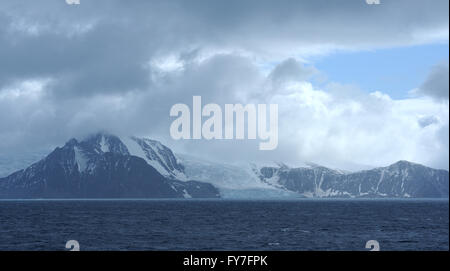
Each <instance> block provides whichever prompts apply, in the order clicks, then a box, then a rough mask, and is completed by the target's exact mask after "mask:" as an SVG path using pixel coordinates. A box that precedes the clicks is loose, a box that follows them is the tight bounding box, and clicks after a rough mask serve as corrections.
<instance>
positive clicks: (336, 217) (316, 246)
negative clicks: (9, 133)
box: [0, 200, 449, 250]
mask: <svg viewBox="0 0 450 271" xmlns="http://www.w3.org/2000/svg"><path fill="white" fill-rule="evenodd" d="M72 239H73V240H77V241H78V242H79V243H80V247H81V250H366V249H365V244H366V242H367V241H368V240H377V241H378V242H379V244H380V249H381V250H448V249H449V202H448V200H297V201H227V200H97V201H86V200H66V201H56V200H55V201H53V200H52V201H41V200H36V201H0V250H65V244H66V241H68V240H72Z"/></svg>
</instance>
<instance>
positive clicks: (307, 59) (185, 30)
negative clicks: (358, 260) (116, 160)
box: [0, 0, 449, 170]
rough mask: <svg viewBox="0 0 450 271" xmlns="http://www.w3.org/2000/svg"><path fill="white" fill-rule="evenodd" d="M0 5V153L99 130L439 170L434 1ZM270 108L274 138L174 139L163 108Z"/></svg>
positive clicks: (440, 63)
mask: <svg viewBox="0 0 450 271" xmlns="http://www.w3.org/2000/svg"><path fill="white" fill-rule="evenodd" d="M80 2H81V3H80V5H67V4H66V3H65V1H63V0H43V1H32V2H31V1H25V0H4V1H1V2H0V63H1V65H0V154H2V155H3V156H4V155H11V156H14V155H17V154H18V153H23V152H26V151H34V150H39V149H45V148H47V149H48V148H53V147H55V146H58V145H62V144H64V142H66V141H68V140H69V139H70V138H73V137H76V138H82V137H84V136H86V135H88V134H90V133H95V132H97V131H99V130H105V131H109V132H111V133H114V134H118V135H137V136H147V137H151V138H154V139H158V140H160V141H161V142H162V143H163V144H165V145H167V146H169V147H170V148H172V149H173V150H174V151H176V152H180V153H189V154H191V155H196V156H200V157H203V158H208V159H212V160H217V161H223V162H229V163H233V162H242V161H253V162H258V161H282V162H285V163H288V164H292V165H294V166H295V165H296V164H302V163H304V162H314V163H318V164H322V165H326V166H331V167H336V168H341V169H348V170H356V169H358V168H363V167H367V166H386V165H389V164H391V163H394V162H396V161H398V160H409V161H412V162H417V163H422V164H425V165H427V166H430V167H434V168H443V169H447V170H448V164H449V151H448V149H449V146H448V145H449V77H448V74H449V72H448V66H449V64H448V63H449V55H448V51H449V45H448V40H449V28H448V27H449V14H448V5H449V2H448V1H447V0H433V1H432V2H429V1H422V0H395V1H394V0H381V4H379V5H367V4H366V2H365V1H364V0H348V1H333V0H328V1H325V0H315V1H312V0H311V1H298V0H282V1H270V0H258V1H256V0H247V1H238V0H230V1H207V0H192V1H182V0H171V1H138V0H136V1H119V0H111V1H106V0H104V1H102V0H95V1H89V0H81V1H80ZM194 95H200V96H202V101H203V102H204V103H205V104H206V103H216V104H219V105H224V104H227V103H242V104H274V103H276V104H278V109H279V116H278V117H279V127H278V130H279V140H278V147H277V148H276V149H275V150H271V151H260V150H259V148H258V143H259V141H257V140H256V141H255V140H174V139H172V138H171V136H170V134H169V127H170V124H171V123H172V121H173V120H174V119H173V118H171V117H170V116H169V111H170V108H171V107H172V105H174V104H176V103H185V104H187V105H192V96H194Z"/></svg>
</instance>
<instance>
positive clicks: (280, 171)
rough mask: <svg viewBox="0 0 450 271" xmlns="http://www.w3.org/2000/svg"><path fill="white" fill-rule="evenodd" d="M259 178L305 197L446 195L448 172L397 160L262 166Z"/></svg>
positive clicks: (440, 196)
mask: <svg viewBox="0 0 450 271" xmlns="http://www.w3.org/2000/svg"><path fill="white" fill-rule="evenodd" d="M255 174H257V176H258V177H259V179H260V180H261V181H263V182H266V183H269V184H271V185H274V186H277V187H282V188H284V189H286V190H290V191H294V192H297V193H300V194H303V195H305V196H307V197H390V198H396V197H413V198H448V195H449V173H448V171H446V170H437V169H432V168H429V167H425V166H423V165H419V164H414V163H410V162H407V161H399V162H397V163H395V164H392V165H390V166H388V167H382V168H375V169H371V170H364V171H359V172H354V173H344V172H341V171H337V170H332V169H329V168H326V167H321V166H312V167H304V168H287V167H263V168H260V169H259V170H255Z"/></svg>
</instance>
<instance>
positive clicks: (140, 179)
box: [0, 133, 219, 198]
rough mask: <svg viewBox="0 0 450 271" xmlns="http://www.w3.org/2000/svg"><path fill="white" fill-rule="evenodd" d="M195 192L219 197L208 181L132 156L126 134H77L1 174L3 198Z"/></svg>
mask: <svg viewBox="0 0 450 271" xmlns="http://www.w3.org/2000/svg"><path fill="white" fill-rule="evenodd" d="M132 140H135V141H136V142H140V141H139V140H138V139H137V138H134V139H132ZM172 169H173V170H174V171H175V170H176V169H175V168H172ZM191 197H193V198H203V197H207V198H216V197H219V192H218V190H217V189H216V188H215V187H214V186H213V185H211V184H208V183H203V182H198V181H180V180H176V179H174V178H168V177H165V176H163V175H161V174H160V173H159V172H158V170H157V169H155V168H154V167H152V166H151V165H150V164H149V163H148V162H147V161H146V160H144V159H143V158H141V157H137V156H134V155H132V154H131V153H130V151H129V150H128V147H127V146H126V145H125V144H124V143H123V142H122V140H121V139H120V138H118V137H116V136H114V135H109V134H104V133H98V134H96V135H93V136H90V137H88V138H87V139H85V140H82V141H77V140H76V139H71V140H70V141H68V142H67V143H66V144H65V145H64V146H63V147H58V148H56V149H55V150H54V151H53V152H51V153H50V154H49V155H48V156H47V157H45V158H44V159H42V160H40V161H38V162H37V163H34V164H32V165H31V166H29V167H28V168H26V169H23V170H19V171H17V172H15V173H13V174H11V175H9V176H8V177H5V178H1V179H0V198H191Z"/></svg>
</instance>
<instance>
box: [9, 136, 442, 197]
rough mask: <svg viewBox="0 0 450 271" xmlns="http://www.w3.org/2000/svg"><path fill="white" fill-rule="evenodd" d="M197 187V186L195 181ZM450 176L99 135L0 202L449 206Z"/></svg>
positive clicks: (39, 166)
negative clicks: (248, 159) (223, 155)
mask: <svg viewBox="0 0 450 271" xmlns="http://www.w3.org/2000/svg"><path fill="white" fill-rule="evenodd" d="M192 180H195V181H192ZM448 195H449V173H448V171H446V170H437V169H432V168H429V167H425V166H423V165H420V164H414V163H411V162H407V161H399V162H397V163H395V164H392V165H390V166H387V167H380V168H373V169H368V170H361V171H355V172H348V171H342V170H336V169H331V168H327V167H324V166H320V165H316V164H311V163H310V164H304V165H302V166H298V167H292V166H287V165H285V164H283V163H270V164H254V163H251V164H249V163H247V164H234V165H231V164H224V163H217V162H213V161H210V160H206V159H201V158H197V157H193V156H190V155H182V154H174V153H173V152H172V150H171V149H170V148H168V147H166V146H164V145H163V144H161V143H160V142H158V141H156V140H151V139H148V138H138V137H117V136H114V135H110V134H107V133H98V134H95V135H92V136H89V137H87V138H86V139H84V140H81V141H78V140H76V139H72V140H70V141H68V142H67V143H66V144H65V145H64V146H63V147H60V148H56V149H55V150H54V151H53V152H51V153H50V154H49V155H48V156H46V157H45V158H44V159H42V160H40V161H38V162H36V163H34V164H32V165H31V166H29V167H27V168H25V169H23V170H19V171H17V172H15V173H13V174H11V175H9V176H8V177H5V178H0V198H190V197H193V198H202V197H206V198H216V197H223V198H234V199H268V198H299V197H314V198H336V197H337V198H410V197H411V198H448Z"/></svg>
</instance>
